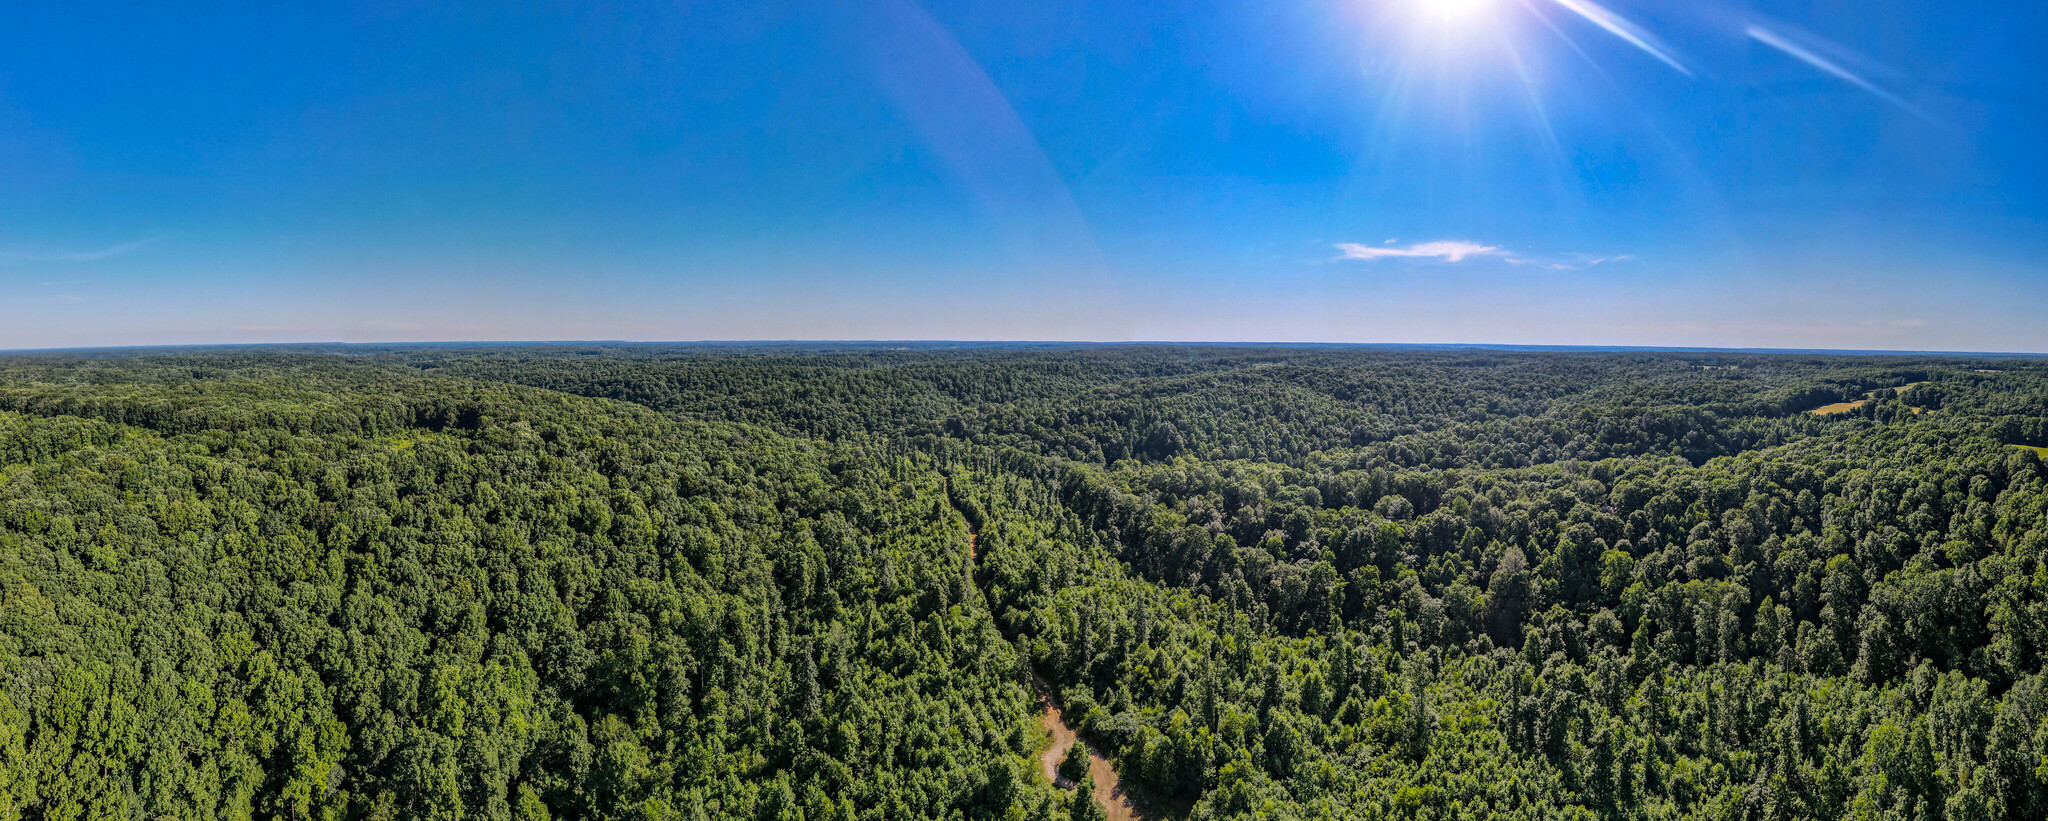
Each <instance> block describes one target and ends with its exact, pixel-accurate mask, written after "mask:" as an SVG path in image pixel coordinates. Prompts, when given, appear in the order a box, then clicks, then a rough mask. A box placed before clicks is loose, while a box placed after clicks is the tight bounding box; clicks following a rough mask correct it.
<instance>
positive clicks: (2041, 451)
mask: <svg viewBox="0 0 2048 821" xmlns="http://www.w3.org/2000/svg"><path fill="white" fill-rule="evenodd" d="M2011 447H2015V448H2019V449H2020V450H2031V451H2033V452H2034V455H2035V456H2039V457H2041V458H2043V459H2048V448H2044V447H2041V446H2039V445H2011Z"/></svg>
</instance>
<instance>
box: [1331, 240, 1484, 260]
mask: <svg viewBox="0 0 2048 821" xmlns="http://www.w3.org/2000/svg"><path fill="white" fill-rule="evenodd" d="M1337 251H1338V253H1340V254H1342V256H1340V257H1338V259H1362V260H1368V261H1370V260H1377V259H1386V258H1389V257H1402V258H1409V259H1424V258H1428V259H1440V260H1443V261H1445V262H1463V261H1465V258H1466V257H1494V256H1501V255H1502V254H1504V253H1506V252H1504V251H1502V250H1501V249H1500V247H1499V246H1494V245H1480V244H1479V243H1476V242H1464V241H1461V240H1440V241H1437V242H1419V243H1416V244H1414V245H1410V246H1408V247H1406V248H1389V247H1382V246H1373V245H1362V244H1359V243H1356V242H1340V243H1337Z"/></svg>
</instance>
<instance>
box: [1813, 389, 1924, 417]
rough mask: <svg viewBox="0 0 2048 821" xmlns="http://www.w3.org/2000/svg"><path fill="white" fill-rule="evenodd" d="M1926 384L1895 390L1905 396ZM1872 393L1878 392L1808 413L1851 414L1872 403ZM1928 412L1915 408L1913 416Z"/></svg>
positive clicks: (1822, 414)
mask: <svg viewBox="0 0 2048 821" xmlns="http://www.w3.org/2000/svg"><path fill="white" fill-rule="evenodd" d="M1925 384H1927V383H1926V382H1924V381H1922V382H1911V383H1907V384H1904V385H1900V386H1899V387H1897V388H1895V389H1894V390H1897V391H1898V392H1899V393H1900V394H1901V395H1903V394H1905V393H1906V392H1907V391H1910V390H1912V389H1914V388H1916V387H1919V386H1921V385H1925ZM1871 393H1876V391H1871V392H1870V393H1866V394H1864V395H1863V398H1862V399H1857V400H1854V401H1851V402H1834V403H1831V404H1827V405H1822V406H1820V407H1818V408H1814V409H1813V410H1810V411H1807V413H1811V414H1814V415H1816V416H1829V415H1832V414H1837V413H1848V412H1850V411H1852V410H1855V409H1857V408H1860V407H1863V405H1864V404H1865V403H1867V402H1869V401H1870V394H1871ZM1926 412H1927V409H1926V408H1914V409H1913V414H1914V415H1915V416H1918V415H1920V414H1923V413H1926Z"/></svg>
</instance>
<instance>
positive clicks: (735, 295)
mask: <svg viewBox="0 0 2048 821" xmlns="http://www.w3.org/2000/svg"><path fill="white" fill-rule="evenodd" d="M223 5H224V4H197V3H193V4H184V3H170V2H141V3H137V2H133V1H132V0H122V2H112V3H92V2H81V3H49V4H29V5H25V6H24V7H21V8H15V9H11V10H10V13H9V17H10V19H9V24H8V25H7V26H6V27H4V28H0V348H18V347H47V346H77V345H116V344H174V343H207V342H293V341H334V340H341V341H360V342H368V341H404V340H458V339H460V340H480V339H645V340H688V339H1093V340H1129V339H1145V340H1164V339H1172V340H1250V341H1263V340H1271V341H1357V342H1476V343H1531V344H1624V345H1710V346H1740V347H1827V348H1857V349H1869V348H1883V349H1915V350H1918V349H1928V350H1980V351H1981V350H1995V351H2048V322H2044V321H2042V314H2043V312H2044V309H2048V264H2044V259H2048V230H2044V218H2048V150H2044V149H2043V145H2042V141H2043V135H2048V49H2043V48H2042V47H2041V46H2040V44H2041V43H2042V42H2043V41H2044V40H2048V4H2039V3H2013V2H1973V0H1953V1H1952V2H1931V1H1928V0H1863V1H1862V2H1846V1H1844V0H1831V1H1828V2H1798V3H1792V2H1785V3H1771V2H1755V3H1747V4H1743V3H1720V2H1701V3H1670V2H1663V3H1650V2H1624V0H1601V2H1594V1H1593V0H1291V1H1290V0H1281V2H1274V0H1260V2H1220V3H1186V4H1183V3H1140V2H1126V1H1125V0H1089V1H1088V2H1066V0H1045V2H1034V3H1015V2H985V1H984V0H962V1H960V2H948V3H943V4H928V5H921V4H919V3H915V2H910V0H872V1H871V2H838V1H837V0H825V1H824V2H809V3H789V4H778V3H759V2H756V3H727V2H669V3H646V4H634V3H620V4H590V3H575V4H571V3H563V4H559V5H553V6H550V5H546V4H541V3H530V4H495V3H475V4H469V3H435V4H428V3H404V2H383V3H362V4H354V5H346V4H336V5H334V6H332V7H318V8H312V7H308V8H297V6H300V5H303V4H246V6H245V7H243V8H239V9H226V8H223ZM507 5H518V6H520V8H506V7H504V6H507Z"/></svg>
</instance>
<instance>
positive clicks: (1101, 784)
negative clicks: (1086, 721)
mask: <svg viewBox="0 0 2048 821" xmlns="http://www.w3.org/2000/svg"><path fill="white" fill-rule="evenodd" d="M1031 689H1033V690H1035V691H1037V692H1038V704H1039V707H1040V708H1041V709H1040V712H1039V714H1038V724H1039V726H1041V727H1044V728H1045V729H1046V732H1048V733H1051V734H1052V746H1050V747H1047V748H1045V752H1043V753H1039V755H1038V772H1039V774H1041V775H1044V776H1045V780H1047V781H1051V782H1052V783H1053V786H1055V787H1059V788H1060V789H1063V790H1070V789H1073V788H1074V784H1073V783H1072V782H1070V781H1068V780H1066V779H1064V778H1061V777H1060V758H1061V757H1063V756H1065V755H1066V754H1067V748H1069V747H1072V746H1074V739H1076V738H1079V737H1080V734H1079V733H1076V732H1075V731H1074V728H1073V725H1070V724H1068V723H1067V715H1066V713H1065V711H1062V710H1061V709H1060V706H1059V703H1058V702H1055V701H1053V698H1052V688H1051V687H1050V686H1047V685H1046V683H1045V679H1042V678H1039V677H1038V675H1037V674H1035V673H1034V674H1032V676H1031ZM1082 746H1084V747H1087V748H1088V777H1089V778H1091V779H1093V780H1094V781H1095V803H1097V804H1100V805H1102V809H1103V811H1104V812H1106V813H1108V814H1109V821H1142V819H1144V818H1145V816H1144V815H1143V814H1141V813H1139V812H1138V810H1137V808H1136V807H1133V806H1132V805H1131V797H1130V796H1129V795H1127V794H1125V793H1124V788H1123V784H1122V782H1120V781H1118V780H1117V777H1116V768H1115V767H1112V766H1110V764H1109V759H1106V758H1103V757H1102V754H1101V753H1099V752H1096V750H1095V745H1093V744H1088V743H1087V742H1082Z"/></svg>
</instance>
